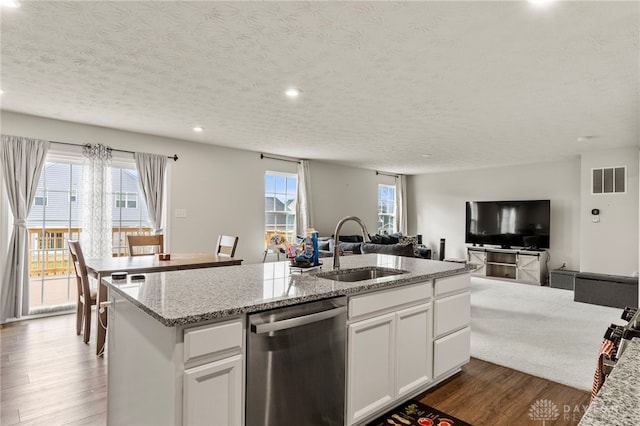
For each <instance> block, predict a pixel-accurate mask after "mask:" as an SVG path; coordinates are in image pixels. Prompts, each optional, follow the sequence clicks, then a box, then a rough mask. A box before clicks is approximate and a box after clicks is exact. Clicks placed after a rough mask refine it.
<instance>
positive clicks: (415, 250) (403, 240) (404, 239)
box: [399, 236, 420, 257]
mask: <svg viewBox="0 0 640 426" xmlns="http://www.w3.org/2000/svg"><path fill="white" fill-rule="evenodd" d="M399 240H400V244H407V243H410V244H411V245H412V246H413V255H414V256H415V257H420V252H419V251H418V238H417V237H408V236H407V237H400V238H399Z"/></svg>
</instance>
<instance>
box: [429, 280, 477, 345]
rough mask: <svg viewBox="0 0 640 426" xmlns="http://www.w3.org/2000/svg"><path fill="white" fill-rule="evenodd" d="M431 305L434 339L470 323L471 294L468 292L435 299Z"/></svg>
mask: <svg viewBox="0 0 640 426" xmlns="http://www.w3.org/2000/svg"><path fill="white" fill-rule="evenodd" d="M433 305H434V310H433V312H434V327H435V331H434V335H435V336H436V338H437V337H439V336H442V335H443V334H446V333H449V332H451V331H453V330H457V329H459V328H462V327H466V326H467V325H469V324H470V322H471V293H469V292H468V291H467V292H464V293H460V294H454V295H453V296H448V297H443V298H442V299H436V301H435V302H434V304H433Z"/></svg>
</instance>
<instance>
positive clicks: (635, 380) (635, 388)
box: [580, 338, 640, 426]
mask: <svg viewBox="0 0 640 426" xmlns="http://www.w3.org/2000/svg"><path fill="white" fill-rule="evenodd" d="M605 425H606V426H629V425H640V339H638V338H635V339H632V340H631V341H630V342H629V344H628V345H627V347H626V349H625V350H624V352H623V353H622V356H621V357H620V359H619V360H618V362H617V363H616V366H615V367H614V368H613V371H612V372H611V374H610V375H609V377H607V379H606V380H605V382H604V385H602V388H601V389H600V392H598V395H597V396H596V398H595V399H594V400H593V402H592V403H591V405H589V408H588V409H587V412H586V413H585V414H584V416H583V417H582V420H580V426H605Z"/></svg>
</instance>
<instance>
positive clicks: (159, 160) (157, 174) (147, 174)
mask: <svg viewBox="0 0 640 426" xmlns="http://www.w3.org/2000/svg"><path fill="white" fill-rule="evenodd" d="M133 157H134V158H135V160H136V167H137V169H138V183H139V184H140V190H141V191H142V193H143V194H144V200H145V203H146V205H147V211H148V212H149V220H151V225H152V226H153V232H154V234H161V233H162V199H163V194H164V172H165V169H166V165H167V157H166V156H164V155H156V154H145V153H142V152H136V153H135V154H133Z"/></svg>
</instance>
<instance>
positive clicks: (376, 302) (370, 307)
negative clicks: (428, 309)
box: [349, 281, 432, 319]
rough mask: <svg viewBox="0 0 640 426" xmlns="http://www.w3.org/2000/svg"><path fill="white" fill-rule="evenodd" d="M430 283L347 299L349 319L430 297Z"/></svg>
mask: <svg viewBox="0 0 640 426" xmlns="http://www.w3.org/2000/svg"><path fill="white" fill-rule="evenodd" d="M431 292H432V290H431V282H430V281H427V282H424V283H419V284H414V285H409V286H406V287H398V288H394V289H390V290H382V291H377V292H375V293H371V294H365V295H362V296H354V297H352V298H351V299H349V318H350V319H351V318H355V317H359V316H362V315H366V314H370V313H373V312H379V311H385V310H387V309H391V308H393V307H396V306H402V305H406V304H409V303H418V302H420V301H424V300H427V299H429V298H430V297H431Z"/></svg>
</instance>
